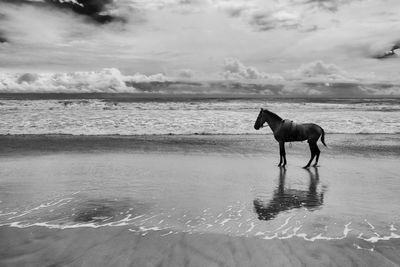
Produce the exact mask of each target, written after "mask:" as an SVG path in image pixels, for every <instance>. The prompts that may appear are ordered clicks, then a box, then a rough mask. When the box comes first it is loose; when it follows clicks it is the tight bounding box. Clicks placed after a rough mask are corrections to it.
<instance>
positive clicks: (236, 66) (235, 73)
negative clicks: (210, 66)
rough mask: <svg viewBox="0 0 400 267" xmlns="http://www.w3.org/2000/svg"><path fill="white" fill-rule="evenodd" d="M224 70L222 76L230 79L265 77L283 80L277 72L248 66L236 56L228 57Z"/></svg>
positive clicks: (272, 79) (265, 78)
mask: <svg viewBox="0 0 400 267" xmlns="http://www.w3.org/2000/svg"><path fill="white" fill-rule="evenodd" d="M223 69H224V72H223V73H222V76H223V77H224V78H225V79H228V80H242V79H248V80H255V79H264V80H271V81H281V80H282V77H281V76H279V75H276V74H268V73H265V72H262V71H259V70H258V69H257V68H255V67H252V66H246V65H244V64H243V63H242V62H240V61H239V60H238V59H235V58H227V59H225V62H224V67H223Z"/></svg>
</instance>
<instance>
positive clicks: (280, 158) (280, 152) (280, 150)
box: [278, 142, 283, 167]
mask: <svg viewBox="0 0 400 267" xmlns="http://www.w3.org/2000/svg"><path fill="white" fill-rule="evenodd" d="M282 148H283V142H279V155H280V157H279V164H278V166H279V167H280V166H281V165H282V158H283V157H282V152H283V150H282Z"/></svg>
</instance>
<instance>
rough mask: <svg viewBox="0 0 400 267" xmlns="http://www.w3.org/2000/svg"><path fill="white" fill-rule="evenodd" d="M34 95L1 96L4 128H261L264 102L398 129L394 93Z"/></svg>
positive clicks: (326, 121)
mask: <svg viewBox="0 0 400 267" xmlns="http://www.w3.org/2000/svg"><path fill="white" fill-rule="evenodd" d="M117 95H118V94H117ZM30 98H31V99H30ZM30 98H29V97H28V98H22V99H7V98H3V99H1V96H0V114H1V118H2V120H1V121H0V134H3V135H5V134H11V135H16V134H71V135H167V134H173V135H182V134H185V135H191V134H206V135H207V134H261V132H257V131H255V130H254V128H253V125H254V121H255V119H256V117H257V115H258V112H259V109H260V108H267V109H269V110H271V111H273V112H275V113H277V114H278V115H280V116H281V117H282V118H285V119H290V120H293V121H295V122H297V123H306V122H313V123H316V124H318V125H320V126H321V127H323V128H324V130H325V132H327V133H348V134H398V133H400V119H399V118H400V99H396V98H394V99H390V98H378V99H377V98H374V99H367V98H366V99H332V98H312V99H304V98H292V99H291V98H273V97H271V98H266V97H265V96H260V97H259V98H257V97H254V96H253V97H251V98H249V97H240V96H236V97H235V98H234V99H232V98H229V97H226V98H224V97H218V98H206V99H204V98H201V97H199V98H195V97H193V96H170V97H168V98H155V99H152V98H151V97H148V98H145V99H143V98H135V95H130V96H129V97H127V98H124V97H116V96H115V95H114V96H113V95H107V96H105V97H104V98H103V97H102V96H101V95H99V96H98V98H96V95H92V96H91V98H90V99H87V98H85V99H79V98H76V97H74V98H73V99H68V98H67V97H66V99H62V98H60V97H58V99H48V97H44V99H43V98H41V97H40V95H35V96H34V98H35V99H32V96H31V97H30Z"/></svg>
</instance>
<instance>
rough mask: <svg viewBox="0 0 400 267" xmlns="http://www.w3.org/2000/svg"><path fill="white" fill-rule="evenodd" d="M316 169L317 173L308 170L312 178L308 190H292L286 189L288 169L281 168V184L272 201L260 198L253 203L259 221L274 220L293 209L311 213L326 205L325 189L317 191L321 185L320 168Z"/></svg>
mask: <svg viewBox="0 0 400 267" xmlns="http://www.w3.org/2000/svg"><path fill="white" fill-rule="evenodd" d="M314 168H315V173H312V172H311V171H310V169H306V171H307V172H308V174H309V176H310V183H309V186H308V190H299V189H292V188H290V189H289V188H285V180H286V168H285V167H280V170H279V184H278V187H277V189H276V190H275V191H274V194H273V196H272V199H271V200H270V201H268V202H266V201H263V200H262V199H260V198H256V199H255V200H254V201H253V205H254V211H255V212H256V213H257V215H258V219H259V220H265V221H268V220H272V219H273V218H275V217H276V216H277V215H278V214H279V213H281V212H283V211H288V210H291V209H298V208H301V207H305V208H307V209H308V210H310V211H313V210H315V209H318V208H319V207H320V206H322V205H323V203H324V194H325V189H324V188H322V189H321V190H320V192H318V190H317V186H318V183H319V173H318V168H317V167H314Z"/></svg>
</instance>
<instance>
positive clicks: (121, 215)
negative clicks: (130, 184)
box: [0, 195, 400, 251]
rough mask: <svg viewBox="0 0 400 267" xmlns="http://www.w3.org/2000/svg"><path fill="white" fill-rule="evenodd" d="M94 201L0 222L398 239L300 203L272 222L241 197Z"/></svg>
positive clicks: (392, 230) (9, 215) (67, 202)
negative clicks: (208, 204) (161, 202)
mask: <svg viewBox="0 0 400 267" xmlns="http://www.w3.org/2000/svg"><path fill="white" fill-rule="evenodd" d="M93 201H94V200H89V201H87V200H82V199H81V198H80V196H79V195H78V196H77V195H70V196H68V197H66V196H63V197H62V198H60V199H54V200H51V201H49V202H45V203H41V204H39V205H37V206H35V207H32V208H29V209H25V210H24V209H16V210H13V211H9V210H7V211H0V215H1V217H0V226H3V227H4V226H6V227H7V226H8V227H15V228H29V227H34V226H36V227H46V228H49V229H74V228H101V227H121V226H127V227H129V228H128V230H129V231H130V232H132V233H135V234H140V235H143V236H144V235H147V234H148V233H151V232H160V235H161V236H168V235H171V234H179V233H187V234H194V233H196V234H204V233H219V234H225V235H229V236H243V237H256V238H259V239H267V240H271V239H290V238H301V239H303V240H306V241H309V242H314V241H318V240H326V241H330V240H342V239H346V238H352V239H353V240H355V242H354V244H353V245H354V247H355V248H357V249H365V250H369V251H373V250H374V244H375V243H377V242H379V241H387V240H390V239H398V238H400V233H399V232H398V231H397V228H396V227H395V225H394V224H390V225H385V224H384V223H383V224H380V227H376V226H375V225H373V224H372V223H371V222H370V221H369V220H367V219H363V220H359V221H346V220H344V219H334V218H332V219H331V220H330V221H329V222H326V224H316V223H315V221H316V219H315V217H313V218H312V219H308V217H309V216H311V215H310V214H309V213H307V209H304V208H303V209H299V210H297V211H296V212H291V213H290V214H289V213H283V214H282V215H280V216H279V217H278V218H276V219H274V220H273V221H262V220H258V219H257V218H256V217H255V216H252V214H253V213H252V212H249V209H250V207H249V206H248V205H246V204H243V203H240V202H237V203H234V204H232V205H229V206H227V207H226V208H225V209H224V210H223V211H215V210H213V209H211V208H206V209H204V210H202V211H201V212H200V213H198V214H196V213H193V211H188V210H178V209H176V208H175V207H173V208H170V209H163V208H160V207H158V206H153V207H151V208H149V207H148V206H146V205H143V206H142V207H141V208H140V207H139V206H138V205H137V203H130V202H129V201H127V200H112V201H109V200H104V199H103V200H101V201H99V204H98V205H94V206H91V205H89V206H88V205H87V203H88V202H90V203H94V202H93ZM131 204H132V205H133V206H132V207H131V206H130V205H131ZM138 207H139V208H138ZM143 207H145V208H143ZM79 209H81V213H82V214H86V215H87V217H85V220H83V221H80V220H77V218H78V217H77V214H76V213H77V211H78V210H79ZM317 219H318V217H317ZM382 225H384V226H383V227H382ZM366 244H370V245H366Z"/></svg>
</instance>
